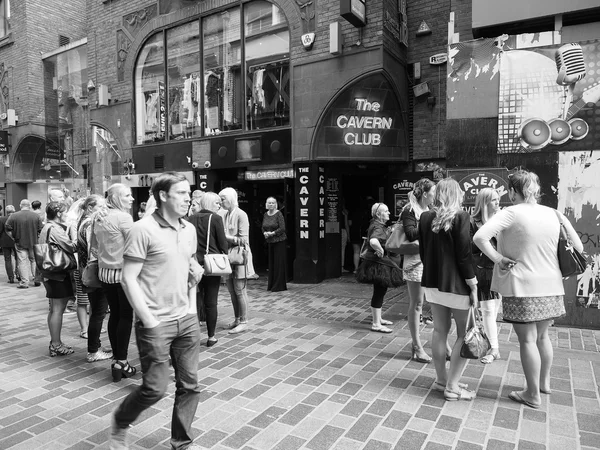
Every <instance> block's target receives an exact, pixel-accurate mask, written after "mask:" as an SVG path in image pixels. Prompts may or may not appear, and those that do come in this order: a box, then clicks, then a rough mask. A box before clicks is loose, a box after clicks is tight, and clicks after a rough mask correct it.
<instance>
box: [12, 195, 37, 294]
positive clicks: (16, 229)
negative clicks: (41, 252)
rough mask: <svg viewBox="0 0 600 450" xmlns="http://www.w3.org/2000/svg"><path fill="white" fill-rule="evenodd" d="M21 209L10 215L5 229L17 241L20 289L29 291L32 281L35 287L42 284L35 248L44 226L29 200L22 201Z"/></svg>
mask: <svg viewBox="0 0 600 450" xmlns="http://www.w3.org/2000/svg"><path fill="white" fill-rule="evenodd" d="M19 208H20V209H21V210H20V211H17V212H15V213H14V214H11V215H10V217H9V218H8V220H7V221H6V224H5V225H4V229H5V230H6V232H7V234H8V235H9V236H10V237H11V238H12V239H13V240H14V241H15V250H16V253H17V266H18V270H19V276H20V277H21V280H20V281H19V286H18V288H19V289H27V288H28V287H29V282H30V281H33V282H34V284H35V286H39V285H40V284H41V283H40V278H39V277H36V265H35V256H34V254H33V247H34V246H35V244H37V243H38V236H39V234H40V231H41V230H42V226H43V225H42V220H41V219H40V216H38V215H37V214H36V213H34V212H33V211H31V203H30V202H29V200H27V199H23V200H21V203H20V204H19Z"/></svg>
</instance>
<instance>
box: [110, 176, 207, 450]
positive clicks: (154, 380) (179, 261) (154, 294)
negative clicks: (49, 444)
mask: <svg viewBox="0 0 600 450" xmlns="http://www.w3.org/2000/svg"><path fill="white" fill-rule="evenodd" d="M152 192H153V195H154V199H155V200H156V205H157V209H156V211H155V212H154V213H153V214H152V216H150V217H144V219H143V220H138V221H137V222H135V223H134V225H133V227H132V228H131V230H130V232H129V235H128V237H127V239H126V241H125V250H124V264H123V273H122V278H121V284H122V286H123V289H124V290H125V293H126V294H127V299H128V300H129V303H131V306H132V307H133V310H134V311H135V317H136V318H137V322H136V323H135V334H136V342H137V346H138V351H139V354H140V362H141V365H142V373H143V378H142V384H141V386H139V387H138V388H137V389H136V390H135V391H133V392H131V393H130V394H129V395H128V396H127V397H126V398H125V400H123V402H122V403H121V405H120V406H119V407H118V408H117V409H116V410H115V412H114V413H113V416H112V423H111V434H110V442H109V446H110V448H111V449H112V450H116V449H127V448H129V447H128V445H127V430H128V429H129V427H130V426H131V424H132V423H133V422H134V421H135V420H136V419H137V418H138V417H139V415H140V414H141V413H142V412H143V411H144V410H146V409H147V408H149V407H151V406H152V405H154V404H155V403H157V402H158V401H159V400H160V399H161V398H162V397H163V396H164V395H165V393H166V391H167V386H168V384H169V357H170V359H171V361H172V363H173V368H174V369H175V386H176V390H175V404H174V406H173V416H172V420H171V448H173V449H178V450H183V449H188V450H192V449H195V448H199V447H197V446H195V445H194V444H192V441H193V437H192V422H193V421H194V416H195V414H196V408H197V407H198V401H199V396H200V388H199V387H198V361H199V352H200V325H199V323H198V318H197V317H196V284H198V281H200V276H199V275H201V272H202V269H201V267H200V265H199V264H198V263H197V262H196V260H195V259H194V255H195V253H196V248H197V241H196V230H195V228H194V226H193V225H192V224H190V223H189V222H186V221H185V220H182V218H183V216H185V215H186V214H187V211H188V208H189V206H190V184H189V182H188V181H187V179H186V178H185V176H183V175H181V174H178V173H177V172H165V173H162V174H161V175H159V176H158V177H157V178H156V179H155V180H154V183H153V184H152Z"/></svg>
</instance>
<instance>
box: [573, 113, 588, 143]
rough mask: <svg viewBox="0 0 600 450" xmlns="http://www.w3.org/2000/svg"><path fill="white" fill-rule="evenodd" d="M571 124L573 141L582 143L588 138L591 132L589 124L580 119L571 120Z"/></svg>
mask: <svg viewBox="0 0 600 450" xmlns="http://www.w3.org/2000/svg"><path fill="white" fill-rule="evenodd" d="M569 124H570V125H571V133H572V136H571V139H573V140H574V141H580V140H581V139H583V138H584V137H586V136H587V134H588V132H589V131H590V126H589V125H588V124H587V122H586V121H585V120H583V119H580V118H579V117H576V118H575V119H571V120H569Z"/></svg>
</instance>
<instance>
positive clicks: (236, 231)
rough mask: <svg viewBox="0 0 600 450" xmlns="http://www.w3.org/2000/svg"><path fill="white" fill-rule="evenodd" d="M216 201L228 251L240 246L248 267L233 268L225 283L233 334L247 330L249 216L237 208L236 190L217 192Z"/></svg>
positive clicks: (249, 275) (250, 274)
mask: <svg viewBox="0 0 600 450" xmlns="http://www.w3.org/2000/svg"><path fill="white" fill-rule="evenodd" d="M219 197H221V206H222V208H223V209H224V210H225V211H226V212H225V216H224V225H225V237H226V238H227V242H228V243H229V248H233V247H235V246H241V247H244V248H245V249H246V252H247V253H246V254H247V263H246V264H245V265H239V266H235V267H233V273H232V274H231V275H230V276H229V277H227V279H226V281H225V284H226V285H227V290H228V291H229V295H231V303H232V304H233V312H234V314H235V320H234V321H233V322H232V323H230V324H229V333H230V334H236V333H240V332H242V331H244V330H246V329H247V327H248V290H247V289H246V286H247V282H248V278H251V277H252V276H253V275H254V270H253V269H252V267H253V266H252V265H251V260H252V253H251V252H250V246H249V245H248V236H249V234H250V222H249V221H248V214H246V213H245V212H244V211H243V210H242V209H241V208H240V207H239V206H238V194H237V191H236V190H235V189H233V188H225V189H223V190H222V191H221V192H219Z"/></svg>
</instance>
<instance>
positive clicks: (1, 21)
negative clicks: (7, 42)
mask: <svg viewBox="0 0 600 450" xmlns="http://www.w3.org/2000/svg"><path fill="white" fill-rule="evenodd" d="M9 33H10V1H9V0H0V39H1V38H3V37H5V36H8V35H9Z"/></svg>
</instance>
